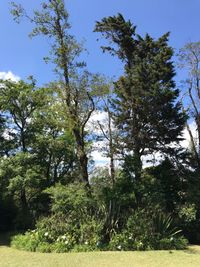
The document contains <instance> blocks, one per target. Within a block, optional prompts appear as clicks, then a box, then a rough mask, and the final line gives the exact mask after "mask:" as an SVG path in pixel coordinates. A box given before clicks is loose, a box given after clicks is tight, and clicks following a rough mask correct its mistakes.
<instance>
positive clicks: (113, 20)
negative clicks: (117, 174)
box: [95, 14, 185, 181]
mask: <svg viewBox="0 0 200 267" xmlns="http://www.w3.org/2000/svg"><path fill="white" fill-rule="evenodd" d="M95 31H96V32H100V33H102V35H103V36H104V37H105V38H106V39H108V40H109V42H110V43H112V44H113V46H107V47H105V46H104V47H102V48H103V51H108V52H110V53H111V54H112V55H115V56H118V58H119V59H120V60H121V61H122V62H124V75H123V76H122V77H120V78H119V80H118V81H117V82H116V83H115V93H116V99H114V101H113V106H114V109H115V124H116V126H117V127H118V128H119V129H120V131H121V137H122V141H123V142H122V143H123V148H124V151H125V155H127V153H128V154H129V155H132V163H133V166H134V178H135V180H136V181H139V180H140V177H141V171H142V156H144V155H147V154H151V153H152V152H154V151H162V152H163V153H172V148H171V144H172V142H178V141H179V140H180V139H181V138H180V136H181V133H182V130H183V128H184V122H185V115H184V114H183V113H182V112H181V105H180V103H179V102H177V98H178V96H179V91H178V90H177V89H175V83H174V81H173V77H174V75H175V72H174V67H173V63H172V61H171V58H172V55H173V50H172V48H171V47H169V46H168V43H167V42H168V36H169V34H168V33H167V34H165V35H163V36H161V37H160V38H159V39H158V40H154V39H153V38H152V37H150V36H149V35H148V34H147V35H146V36H145V37H144V38H142V37H141V36H139V35H138V34H136V27H135V26H134V25H133V24H132V23H131V22H130V21H125V19H124V18H123V16H122V15H121V14H118V15H117V16H113V17H107V18H103V19H102V21H100V22H97V24H96V28H95Z"/></svg>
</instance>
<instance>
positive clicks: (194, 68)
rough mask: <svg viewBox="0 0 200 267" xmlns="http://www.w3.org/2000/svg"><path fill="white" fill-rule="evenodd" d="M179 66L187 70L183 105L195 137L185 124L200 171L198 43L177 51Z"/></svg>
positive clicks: (199, 66) (199, 51) (199, 68)
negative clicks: (192, 124)
mask: <svg viewBox="0 0 200 267" xmlns="http://www.w3.org/2000/svg"><path fill="white" fill-rule="evenodd" d="M178 56H179V66H180V67H181V68H184V69H187V71H188V75H187V79H186V81H185V82H184V95H183V99H184V104H185V109H186V110H187V111H188V113H189V119H190V122H191V121H193V123H194V125H195V131H196V134H197V137H196V136H195V135H194V131H192V129H191V127H190V122H189V121H188V122H187V130H188V133H189V136H190V141H191V148H192V152H193V154H194V158H195V161H196V165H197V167H198V169H200V42H191V43H188V44H186V45H185V46H184V47H183V48H182V49H180V51H179V54H178Z"/></svg>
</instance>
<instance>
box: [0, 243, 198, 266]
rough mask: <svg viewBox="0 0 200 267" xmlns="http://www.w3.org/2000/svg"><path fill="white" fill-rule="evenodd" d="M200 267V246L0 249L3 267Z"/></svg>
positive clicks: (0, 263) (0, 262)
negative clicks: (183, 248) (104, 249)
mask: <svg viewBox="0 0 200 267" xmlns="http://www.w3.org/2000/svg"><path fill="white" fill-rule="evenodd" d="M60 266H62V267H165V266H166V267H199V266H200V247H198V246H193V247H190V248H189V249H188V250H186V251H171V252H170V251H147V252H90V253H68V254H67V253H66V254H53V253H52V254H43V253H36V252H35V253H30V252H25V251H18V250H15V249H13V248H9V247H7V246H0V267H60Z"/></svg>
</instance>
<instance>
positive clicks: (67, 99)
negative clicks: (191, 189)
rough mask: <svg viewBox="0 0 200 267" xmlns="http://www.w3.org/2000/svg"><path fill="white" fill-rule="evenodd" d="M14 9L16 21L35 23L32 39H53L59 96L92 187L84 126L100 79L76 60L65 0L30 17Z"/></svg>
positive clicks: (77, 49)
mask: <svg viewBox="0 0 200 267" xmlns="http://www.w3.org/2000/svg"><path fill="white" fill-rule="evenodd" d="M13 7H14V8H13V10H12V13H13V15H14V17H15V19H16V20H19V18H20V17H26V18H28V19H29V20H30V21H31V22H32V23H33V24H34V26H35V28H34V29H33V31H32V33H31V36H36V35H40V34H41V35H43V36H45V37H47V38H48V39H50V40H52V43H53V44H52V46H51V53H50V54H51V58H50V59H51V60H52V61H53V63H54V64H55V65H56V72H57V73H58V74H59V77H60V78H61V79H60V87H59V88H60V94H61V95H62V100H63V104H64V105H65V110H66V116H67V119H68V120H70V124H71V129H72V133H73V135H74V138H75V141H76V150H77V157H78V161H79V166H80V176H81V179H82V181H84V182H85V183H86V184H87V185H89V179H88V156H87V146H86V139H85V137H86V128H85V127H86V124H87V122H88V121H89V119H90V117H91V114H92V112H93V111H94V109H95V105H94V99H93V93H92V91H93V89H94V87H95V85H97V86H98V85H99V79H98V78H97V76H96V77H93V76H91V75H90V74H89V73H88V72H85V71H83V73H82V74H81V70H80V67H83V66H84V65H85V64H84V63H83V62H77V59H78V57H79V55H80V53H81V51H82V47H81V46H80V45H79V44H78V43H77V42H76V40H75V38H74V36H72V35H71V34H70V33H69V29H70V28H71V26H70V23H69V15H68V12H67V10H66V8H65V3H64V1H63V0H47V1H46V2H44V3H42V6H41V10H40V11H38V10H36V11H34V14H33V16H31V17H30V16H28V15H27V14H26V12H25V10H24V9H23V7H22V6H21V5H16V4H15V3H13ZM48 59H49V58H48ZM91 84H93V86H92V85H91Z"/></svg>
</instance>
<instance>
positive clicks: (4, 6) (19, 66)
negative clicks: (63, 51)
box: [0, 0, 200, 84]
mask: <svg viewBox="0 0 200 267" xmlns="http://www.w3.org/2000/svg"><path fill="white" fill-rule="evenodd" d="M9 2H10V1H7V0H1V1H0V25H1V26H0V36H1V42H0V72H7V71H12V72H13V73H14V74H16V75H18V76H20V77H21V78H23V79H25V78H26V77H27V76H29V75H33V76H34V77H35V78H36V79H37V80H38V82H39V84H43V83H46V82H49V81H51V80H52V79H54V74H53V73H52V70H51V68H52V66H48V65H46V64H45V63H44V62H43V60H42V59H43V57H44V56H46V55H48V41H47V40H45V39H43V38H42V37H37V38H35V39H33V40H31V39H30V38H29V37H28V36H27V35H28V33H29V32H30V29H31V25H30V24H28V23H27V22H25V21H23V22H22V23H21V24H20V25H18V24H15V23H14V22H13V20H12V17H11V15H10V13H9V8H10V5H9ZM16 2H18V3H21V4H22V5H24V6H25V7H26V8H27V9H29V10H31V9H32V8H37V7H38V6H39V4H40V3H41V2H42V1H39V0H18V1H16ZM66 6H67V8H68V11H69V13H70V21H71V24H72V32H73V33H74V34H75V36H76V37H77V39H78V40H83V39H84V40H85V47H86V49H87V50H88V54H86V55H85V61H86V62H87V64H88V69H89V70H90V71H92V72H99V73H103V74H106V75H107V76H116V77H118V76H119V74H120V73H121V65H120V62H119V61H118V60H117V59H114V58H112V57H111V56H109V55H107V54H102V52H101V50H100V44H99V43H98V42H97V41H96V39H97V38H98V37H99V35H98V34H96V33H93V28H94V25H95V21H97V20H101V18H103V17H104V16H110V15H115V14H117V13H118V12H120V13H122V14H123V15H124V17H125V18H126V19H130V20H131V21H132V22H133V23H134V24H135V25H137V31H138V33H140V34H141V35H143V34H145V33H149V34H150V35H152V36H153V37H155V38H157V37H159V36H160V35H162V34H164V33H165V32H167V31H170V32H171V36H170V45H171V46H172V47H174V48H175V49H179V48H181V47H182V46H183V45H184V44H185V43H186V42H189V41H198V40H200V30H199V28H200V16H199V11H200V0H107V1H106V0H101V1H99V0H66ZM179 76H181V75H179ZM180 78H182V77H180Z"/></svg>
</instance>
